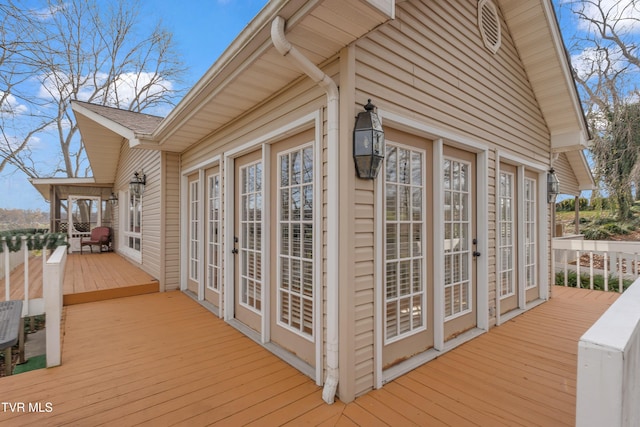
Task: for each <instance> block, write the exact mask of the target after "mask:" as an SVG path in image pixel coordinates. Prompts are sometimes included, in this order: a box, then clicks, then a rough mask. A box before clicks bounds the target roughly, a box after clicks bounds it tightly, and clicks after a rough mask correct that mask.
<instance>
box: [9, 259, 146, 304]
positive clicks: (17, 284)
mask: <svg viewBox="0 0 640 427" xmlns="http://www.w3.org/2000/svg"><path fill="white" fill-rule="evenodd" d="M10 281H11V292H10V295H11V299H22V298H23V295H24V268H22V266H20V267H19V268H16V269H14V271H13V272H12V273H11V279H10ZM29 283H30V284H31V286H30V287H29V297H30V298H41V297H42V258H41V257H32V258H31V259H30V260H29ZM158 290H159V286H158V281H157V280H155V279H154V278H153V277H151V276H150V275H149V274H147V273H145V272H144V271H142V270H140V269H139V268H137V267H136V266H135V265H133V264H132V263H130V262H129V261H127V260H126V259H125V258H123V257H121V256H120V255H118V254H116V253H114V252H103V253H85V254H77V253H74V254H69V255H68V257H67V265H66V267H65V279H64V285H63V300H64V302H63V303H64V305H71V304H80V303H85V302H92V301H102V300H105V299H111V298H121V297H126V296H134V295H142V294H147V293H151V292H158ZM0 291H1V292H3V293H4V277H3V278H2V279H0Z"/></svg>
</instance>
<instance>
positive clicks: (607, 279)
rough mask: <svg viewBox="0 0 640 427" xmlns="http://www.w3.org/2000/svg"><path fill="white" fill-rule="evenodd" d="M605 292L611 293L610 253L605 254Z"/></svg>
mask: <svg viewBox="0 0 640 427" xmlns="http://www.w3.org/2000/svg"><path fill="white" fill-rule="evenodd" d="M604 290H605V291H609V252H605V253H604Z"/></svg>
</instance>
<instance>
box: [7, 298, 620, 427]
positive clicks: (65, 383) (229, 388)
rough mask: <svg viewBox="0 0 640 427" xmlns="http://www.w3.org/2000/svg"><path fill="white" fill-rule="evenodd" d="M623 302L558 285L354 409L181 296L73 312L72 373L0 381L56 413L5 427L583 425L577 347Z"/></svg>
mask: <svg viewBox="0 0 640 427" xmlns="http://www.w3.org/2000/svg"><path fill="white" fill-rule="evenodd" d="M617 296H618V295H617V294H613V293H609V294H604V293H599V292H597V291H595V292H594V291H588V290H580V289H578V290H576V289H567V288H557V287H556V288H554V289H553V298H552V300H551V301H549V302H548V303H545V304H542V305H541V306H539V307H536V308H535V309H533V310H530V311H529V312H527V313H525V314H523V315H521V316H519V317H517V318H515V319H514V320H511V321H509V322H507V323H505V324H504V325H502V326H499V327H497V328H494V329H492V330H491V331H490V332H489V333H487V334H484V335H482V336H481V337H479V338H477V339H475V340H473V341H471V342H468V343H466V344H464V345H462V346H460V347H458V348H457V349H455V350H453V351H450V352H448V353H446V354H444V355H443V356H441V357H439V358H437V359H436V360H434V361H432V362H430V363H428V364H426V365H424V366H422V367H420V368H418V369H415V370H414V371H412V372H410V373H408V374H406V375H404V376H402V377H400V378H398V379H396V380H395V381H393V382H390V383H388V384H386V385H385V386H384V387H383V388H382V389H380V390H375V391H372V392H370V393H368V394H366V395H364V396H362V397H360V398H358V399H356V400H355V401H354V402H351V403H349V404H347V405H345V404H344V403H342V402H339V401H338V402H336V403H334V404H333V405H327V404H325V403H324V402H323V401H322V397H321V394H322V390H321V388H319V387H318V386H316V385H315V384H314V382H313V381H311V380H310V379H309V378H307V377H305V376H304V375H302V374H301V373H299V372H298V371H297V370H295V369H294V368H292V367H290V366H289V365H287V364H286V363H284V362H283V361H281V360H280V359H278V358H277V357H276V356H274V355H273V354H271V353H270V352H268V351H267V350H265V349H264V348H262V347H261V346H259V345H257V344H255V343H254V342H252V341H251V340H250V339H249V338H247V337H245V336H244V335H242V334H241V333H239V332H238V331H237V330H235V329H234V328H232V327H231V326H229V325H228V324H226V323H224V322H223V321H221V320H220V319H218V318H216V317H215V316H214V315H212V314H211V313H210V312H208V311H207V310H205V309H204V308H203V307H201V306H200V305H198V304H197V303H195V302H194V301H192V300H191V299H190V298H189V297H187V296H185V295H184V294H182V293H179V292H168V293H156V294H150V295H143V296H136V297H130V298H122V299H119V300H108V301H101V302H94V303H89V304H81V305H74V306H70V307H66V308H65V313H66V320H65V335H64V345H63V356H62V366H60V367H57V368H52V369H45V370H38V371H32V372H27V373H24V374H19V375H14V376H11V377H6V378H0V390H2V401H5V402H12V403H15V402H23V403H24V404H25V405H27V406H26V407H27V408H28V404H29V403H40V404H41V405H42V408H43V410H45V408H47V407H48V408H50V411H49V412H46V411H45V412H39V413H33V412H32V413H29V412H28V411H27V412H11V411H9V410H4V411H3V410H2V407H0V425H10V426H15V425H22V424H33V425H67V424H69V425H76V426H94V425H102V424H106V425H118V426H128V425H139V424H142V425H150V426H162V425H174V424H179V425H189V426H199V425H209V424H218V425H247V424H253V425H259V426H273V425H292V426H299V425H325V426H334V425H337V426H354V425H361V426H376V425H400V426H410V425H455V426H463V425H483V426H486V425H490V426H499V425H509V426H511V425H554V426H556V425H573V424H574V420H575V416H574V411H575V395H576V357H577V356H576V354H577V341H578V339H579V337H580V336H581V335H582V333H584V332H585V331H586V329H588V327H589V326H590V325H591V324H592V323H593V322H594V321H595V320H596V319H597V318H598V317H599V316H600V315H601V313H603V312H604V311H605V310H606V308H607V307H608V306H609V305H610V304H611V303H612V302H613V301H614V300H615V299H616V298H617ZM47 404H49V405H50V406H46V405H47Z"/></svg>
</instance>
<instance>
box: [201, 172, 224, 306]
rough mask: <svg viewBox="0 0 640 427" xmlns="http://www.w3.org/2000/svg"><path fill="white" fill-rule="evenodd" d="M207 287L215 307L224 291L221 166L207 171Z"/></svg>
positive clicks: (206, 298) (205, 294)
mask: <svg viewBox="0 0 640 427" xmlns="http://www.w3.org/2000/svg"><path fill="white" fill-rule="evenodd" d="M205 185H206V191H205V194H206V197H205V199H206V200H205V204H206V210H205V218H204V220H205V221H206V224H205V225H204V227H205V229H206V231H205V235H206V240H205V253H206V255H205V259H206V265H205V287H204V299H205V300H206V301H208V302H210V303H211V304H213V305H214V306H215V307H219V305H220V294H221V292H222V206H221V181H220V169H219V166H215V167H213V168H209V169H207V170H206V171H205Z"/></svg>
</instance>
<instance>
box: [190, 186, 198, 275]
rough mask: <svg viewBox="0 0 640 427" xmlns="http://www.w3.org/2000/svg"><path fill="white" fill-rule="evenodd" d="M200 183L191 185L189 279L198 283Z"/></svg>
mask: <svg viewBox="0 0 640 427" xmlns="http://www.w3.org/2000/svg"><path fill="white" fill-rule="evenodd" d="M198 187H199V185H198V181H191V182H190V183H189V279H191V280H193V281H194V282H197V281H198V267H199V266H200V254H199V253H198V249H199V244H200V239H199V235H200V200H199V198H198Z"/></svg>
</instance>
